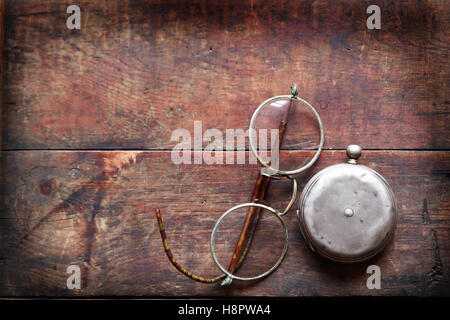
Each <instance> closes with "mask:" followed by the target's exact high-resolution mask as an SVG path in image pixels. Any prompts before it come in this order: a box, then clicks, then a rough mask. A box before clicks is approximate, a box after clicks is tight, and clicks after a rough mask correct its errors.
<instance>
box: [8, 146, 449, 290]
mask: <svg viewBox="0 0 450 320" xmlns="http://www.w3.org/2000/svg"><path fill="white" fill-rule="evenodd" d="M305 154H306V152H302V151H293V152H292V153H291V159H292V161H294V159H297V158H298V157H300V156H304V155H305ZM344 160H345V154H344V152H343V151H325V152H323V154H322V156H321V158H320V160H319V162H318V163H317V164H316V165H315V166H314V167H313V168H312V169H311V170H310V172H308V173H307V175H306V176H300V177H299V179H298V180H299V182H300V185H301V187H303V186H304V184H305V182H306V181H307V180H308V178H309V177H311V175H312V174H314V173H315V172H317V171H318V170H320V169H322V168H324V167H325V166H328V165H330V164H334V163H338V162H343V161H344ZM2 161H3V162H2V167H3V168H4V172H5V174H4V175H3V176H2V177H1V188H0V190H1V196H2V199H3V201H2V214H1V219H0V227H1V230H2V232H1V247H0V276H1V278H0V295H1V296H24V295H25V296H74V295H79V296H91V295H93V296H98V295H108V296H110V295H113V296H114V295H133V296H134V295H137V296H141V295H144V296H192V295H194V296H203V295H208V296H209V295H213V296H229V295H233V296H234V295H236V296H249V295H251V296H310V295H323V296H335V295H337V296H346V295H410V296H429V295H446V296H448V295H450V291H449V288H450V286H449V284H450V283H449V267H448V266H449V265H450V250H449V249H450V242H449V236H450V234H449V233H450V208H449V200H450V197H449V196H450V194H449V190H450V180H449V179H448V177H449V174H450V172H449V168H450V153H449V152H423V151H422V152H409V151H396V152H392V151H366V152H364V153H363V156H362V158H361V159H360V162H361V163H362V164H366V165H368V166H370V167H372V168H373V169H375V170H377V171H378V172H380V173H381V174H382V175H383V176H385V178H386V179H387V181H388V182H389V183H390V185H391V186H392V188H393V190H394V193H395V196H396V200H397V205H398V209H399V223H398V228H397V231H396V234H395V237H394V240H393V243H391V244H390V245H389V246H388V248H387V249H386V250H385V251H384V253H382V254H381V255H379V256H377V257H375V258H374V259H372V260H370V261H368V262H365V263H361V264H355V265H340V264H335V263H332V262H328V261H325V260H323V259H321V258H319V257H318V256H316V255H315V254H314V253H312V252H310V250H309V249H308V247H307V246H306V244H305V242H304V241H303V239H302V237H301V235H300V232H299V229H298V225H297V222H296V216H295V212H293V211H292V212H290V213H289V214H288V215H287V216H286V223H287V225H288V228H289V235H290V240H289V251H288V255H287V257H286V260H285V261H284V262H283V264H282V265H281V267H280V268H279V269H278V270H277V271H276V272H275V273H274V274H273V275H271V276H270V277H269V278H267V279H265V280H263V281H260V282H258V283H255V284H252V285H248V284H243V283H239V282H235V283H234V284H233V285H232V286H231V287H230V288H227V289H224V288H222V287H220V286H219V285H204V284H199V283H196V282H193V281H191V280H189V279H187V278H185V277H184V276H183V275H181V274H179V273H178V271H176V270H175V269H174V268H173V267H172V265H171V264H170V263H169V262H168V260H167V259H166V256H165V254H164V250H163V248H162V246H161V240H160V238H159V233H158V230H157V225H156V219H155V216H154V213H153V210H154V208H155V207H157V206H158V207H160V208H161V210H162V213H163V217H164V218H165V223H166V229H167V234H168V240H169V243H170V244H171V247H172V250H173V253H174V255H175V256H176V257H177V258H178V260H179V261H180V262H181V263H182V264H184V265H185V266H186V267H188V268H189V269H191V270H192V271H194V272H196V273H198V274H200V275H204V276H208V275H209V276H212V275H215V274H217V270H216V267H215V266H214V264H213V262H212V259H211V258H210V255H209V247H208V240H209V233H210V231H211V229H212V227H213V224H214V221H215V220H216V219H217V218H218V217H219V215H220V214H221V213H222V212H224V211H225V210H226V209H228V208H230V207H232V206H234V205H236V204H239V203H242V202H247V201H248V200H249V196H250V194H251V190H252V187H253V183H254V179H255V177H256V175H257V170H258V168H257V166H256V165H206V164H203V165H178V166H177V165H174V164H173V163H172V162H171V160H170V152H161V151H150V152H148V151H147V152H131V151H128V152H119V151H118V152H97V151H92V152H72V151H65V152H62V151H61V152H55V151H20V152H16V151H14V152H13V151H11V152H3V156H2ZM289 190H290V186H289V184H288V183H287V182H284V181H280V182H275V183H274V184H273V185H272V186H271V190H270V194H271V200H270V201H271V203H272V205H273V206H274V207H277V208H281V207H283V206H284V205H285V204H286V202H287V200H288V197H289ZM269 236H270V235H269ZM266 245H267V250H270V249H271V248H272V246H274V245H275V244H273V243H272V242H271V241H267V244H266ZM71 264H77V265H79V266H80V267H81V268H82V289H81V290H79V291H70V290H67V289H66V279H67V277H68V275H67V274H66V268H67V266H69V265H71ZM371 264H377V265H378V266H380V268H381V272H382V289H381V290H368V289H367V288H366V285H365V283H366V279H367V277H368V275H367V274H366V268H367V266H368V265H371Z"/></svg>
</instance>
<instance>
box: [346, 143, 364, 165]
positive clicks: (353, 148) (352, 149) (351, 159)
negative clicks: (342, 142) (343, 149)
mask: <svg viewBox="0 0 450 320" xmlns="http://www.w3.org/2000/svg"><path fill="white" fill-rule="evenodd" d="M361 151H362V149H361V147H360V146H358V145H356V144H351V145H349V146H348V147H347V157H348V161H347V162H348V163H351V164H356V163H357V160H358V158H359V157H360V156H361Z"/></svg>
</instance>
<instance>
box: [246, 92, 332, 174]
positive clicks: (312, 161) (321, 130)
mask: <svg viewBox="0 0 450 320" xmlns="http://www.w3.org/2000/svg"><path fill="white" fill-rule="evenodd" d="M282 99H288V100H293V101H298V102H300V103H302V104H304V105H305V106H307V107H308V108H309V110H311V111H312V113H313V114H314V116H315V117H316V120H317V122H318V123H319V129H320V143H319V147H318V148H317V151H316V154H315V155H314V157H313V158H312V159H311V160H309V162H308V163H307V164H306V165H304V166H303V167H300V168H298V169H295V170H290V171H285V170H280V169H275V168H273V167H271V166H270V165H269V164H268V163H266V162H264V161H263V160H262V159H261V157H260V156H259V154H258V152H257V151H256V148H255V146H254V144H253V139H254V137H253V133H252V132H253V130H252V129H253V124H254V122H255V119H256V116H257V115H258V113H259V112H260V111H261V109H262V108H263V107H264V106H265V105H266V104H268V103H270V102H272V101H275V100H282ZM248 136H249V145H250V149H251V150H252V152H253V154H254V156H255V157H256V159H258V161H259V163H261V164H262V165H263V166H264V167H266V168H268V169H270V170H271V171H273V172H274V174H281V175H294V174H298V173H300V172H303V171H305V170H306V169H308V168H309V167H311V166H312V165H313V164H314V162H316V160H317V159H318V158H319V155H320V152H321V151H322V147H323V142H324V133H323V125H322V120H321V119H320V116H319V114H318V113H317V111H316V109H314V107H313V106H312V105H311V104H309V102H307V101H305V100H303V99H300V98H298V97H294V96H290V95H281V96H276V97H272V98H269V99H267V100H266V101H264V102H263V103H261V104H260V105H259V107H258V108H256V110H255V112H254V113H253V115H252V118H251V120H250V126H249V128H248ZM280 147H281V146H280Z"/></svg>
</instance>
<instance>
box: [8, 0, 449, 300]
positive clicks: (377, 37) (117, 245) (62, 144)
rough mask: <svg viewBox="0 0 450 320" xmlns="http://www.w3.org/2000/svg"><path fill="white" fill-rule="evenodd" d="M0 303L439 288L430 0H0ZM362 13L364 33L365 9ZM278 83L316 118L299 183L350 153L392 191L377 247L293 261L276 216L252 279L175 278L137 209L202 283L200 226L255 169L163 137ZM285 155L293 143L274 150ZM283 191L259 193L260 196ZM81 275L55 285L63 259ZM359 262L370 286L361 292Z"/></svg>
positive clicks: (436, 16) (443, 164)
mask: <svg viewBox="0 0 450 320" xmlns="http://www.w3.org/2000/svg"><path fill="white" fill-rule="evenodd" d="M4 2H5V3H4V18H3V33H4V35H3V38H4V40H3V75H2V78H3V99H2V117H1V123H2V134H1V147H2V153H1V167H0V168H1V176H0V178H1V180H0V184H1V196H2V199H1V216H0V228H1V229H0V237H1V238H0V239H1V243H0V296H3V297H5V296H30V297H35V296H65V297H69V296H294V297H295V296H311V295H320V296H349V295H383V296H384V295H389V296H391V295H395V296H398V295H402V296H403V295H407V296H430V295H432V296H438V295H439V296H442V295H445V296H449V295H450V281H449V265H450V242H449V235H450V205H449V201H450V192H449V187H450V179H449V175H450V154H449V149H450V133H449V120H450V116H449V114H450V108H449V100H450V98H449V94H448V93H449V90H448V88H449V84H450V78H449V58H448V49H449V38H450V37H449V30H450V24H449V19H450V13H449V8H450V5H449V3H448V2H447V1H444V0H442V1H438V0H430V1H425V0H410V1H395V2H394V1H378V0H377V1H372V0H370V1H331V0H329V1H320V0H319V1H256V0H255V1H237V0H231V1H185V2H181V3H178V1H162V0H161V1H143V0H122V1H119V0H117V1H116V0H114V1H81V0H80V1H76V2H73V3H74V4H77V5H79V6H80V7H81V10H82V16H81V30H68V29H67V27H66V19H67V17H68V16H69V15H68V14H66V8H67V6H68V4H67V1H44V0H33V1H32V0H15V1H4ZM371 4H377V5H379V6H380V7H381V19H382V25H381V26H382V28H381V30H368V29H367V28H366V25H365V24H366V19H367V17H368V15H367V14H366V8H367V7H368V6H369V5H371ZM292 82H296V83H298V84H299V87H300V90H301V93H300V96H301V97H302V98H304V99H306V100H308V101H309V102H310V103H311V104H312V105H313V106H315V108H316V109H317V110H318V112H319V113H320V116H321V118H322V121H323V124H324V128H325V149H326V150H325V151H324V152H323V153H322V155H321V157H320V160H319V161H318V162H317V164H316V165H314V167H313V168H312V169H311V170H309V172H307V173H306V174H305V175H302V176H300V177H298V181H299V183H300V185H301V187H303V186H304V184H305V182H306V181H307V180H308V178H309V177H311V176H312V175H313V174H314V173H316V172H317V171H318V170H320V169H322V168H324V167H326V166H328V165H331V164H334V163H338V162H342V161H344V159H345V151H344V149H345V148H346V146H347V145H348V144H350V143H356V144H359V145H361V146H362V147H363V148H364V149H365V151H364V153H363V157H362V158H361V163H364V164H366V165H368V166H370V167H372V168H373V169H375V170H377V171H378V172H380V173H381V174H382V175H383V176H384V177H385V178H386V179H387V180H388V182H389V183H390V184H391V186H392V188H393V190H394V193H395V196H396V199H397V205H398V209H399V223H398V228H397V231H396V233H395V237H394V240H393V242H392V243H391V244H390V245H389V246H388V248H387V249H386V250H385V251H384V252H383V253H382V254H380V255H378V256H377V257H375V258H373V259H371V260H370V261H367V262H364V263H359V264H354V265H341V264H336V263H332V262H328V261H325V260H324V259H321V258H319V257H318V256H317V255H315V254H314V253H312V252H310V250H309V249H308V247H307V246H306V244H305V242H304V241H303V239H302V237H301V235H300V232H299V229H298V225H297V222H296V216H295V212H294V211H293V210H292V212H291V213H290V214H289V215H287V216H286V222H287V224H288V228H289V235H290V240H289V251H288V254H287V257H286V259H285V261H284V262H283V264H282V265H281V267H280V268H279V269H278V270H277V271H276V272H275V273H274V274H273V275H271V276H270V277H268V278H266V279H264V280H262V281H259V282H257V283H252V284H247V283H239V282H235V283H233V285H232V286H231V287H229V288H222V287H220V286H219V285H218V284H217V285H205V284H200V283H196V282H193V281H191V280H189V279H187V278H185V277H184V276H183V275H181V274H180V273H179V272H178V271H176V270H175V269H174V268H173V267H172V265H170V263H169V262H168V260H167V259H166V256H165V254H164V250H163V248H162V246H161V241H160V238H159V233H158V230H157V225H156V220H155V217H154V213H153V210H154V208H155V207H156V206H159V207H160V208H161V210H162V212H163V214H164V217H165V222H166V228H167V234H168V238H169V244H171V247H172V250H173V253H174V255H175V256H176V257H177V259H178V260H179V261H180V262H181V263H182V264H184V265H185V266H186V267H187V268H188V269H191V270H192V271H194V272H195V273H198V274H200V275H204V276H213V275H215V274H217V269H216V267H215V266H214V264H213V262H212V259H211V258H210V254H209V245H208V240H209V233H210V231H211V229H212V227H213V225H214V222H215V220H216V219H217V218H218V217H219V216H220V214H221V213H222V212H223V211H224V210H226V209H228V208H230V207H232V206H234V205H236V204H239V203H242V202H247V201H248V200H249V196H250V194H251V190H252V187H253V183H254V179H255V178H256V175H257V172H258V166H256V165H206V164H202V165H194V164H192V165H175V164H173V163H172V161H171V159H170V151H171V148H172V147H173V146H174V144H175V143H176V142H173V141H170V137H171V133H172V131H173V130H175V129H177V128H186V129H188V130H190V131H191V132H192V130H193V122H194V121H195V120H199V121H202V122H203V130H206V129H208V128H217V129H219V130H222V131H223V132H224V131H225V129H227V128H243V129H245V128H247V127H248V123H249V119H250V116H251V113H252V112H253V111H254V109H255V108H256V107H257V106H258V105H259V104H260V103H261V101H263V100H265V99H266V98H268V97H271V96H273V95H279V94H285V93H287V88H289V86H290V84H291V83H292ZM283 152H291V153H292V159H295V158H296V157H297V156H301V155H304V154H305V153H306V152H307V151H302V150H286V151H283ZM288 193H289V186H288V185H287V184H285V183H282V182H280V183H277V184H274V185H273V187H272V188H271V194H272V198H273V200H272V204H273V206H275V207H281V206H283V204H285V203H286V200H287V198H288V196H289V195H288ZM72 264H76V265H79V266H80V267H81V271H82V283H81V285H82V288H81V290H68V289H67V288H66V279H67V277H68V274H67V273H66V268H67V267H68V266H69V265H72ZM371 264H377V265H378V266H380V268H381V272H382V282H381V285H382V289H380V290H368V289H367V287H366V279H367V277H368V274H366V268H367V266H369V265H371Z"/></svg>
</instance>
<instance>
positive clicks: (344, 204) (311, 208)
mask: <svg viewBox="0 0 450 320" xmlns="http://www.w3.org/2000/svg"><path fill="white" fill-rule="evenodd" d="M347 156H348V161H347V163H341V164H335V165H332V166H330V167H327V168H325V169H323V170H322V171H320V172H318V173H317V174H316V175H314V176H313V177H312V178H311V180H310V181H309V182H308V183H307V184H306V186H305V188H304V189H303V192H302V194H301V196H300V200H299V209H298V210H297V216H298V221H299V224H300V229H301V231H302V234H303V237H304V238H305V240H306V242H307V243H308V244H309V246H310V247H311V249H312V250H313V251H315V252H317V253H319V254H320V255H321V256H323V257H325V258H328V259H331V260H333V261H337V262H344V263H348V262H360V261H364V260H367V259H369V258H371V257H373V256H375V255H376V254H378V253H379V252H380V251H382V250H383V248H384V247H385V246H386V245H387V243H388V242H389V240H390V239H391V238H392V235H393V233H394V229H395V225H396V221H397V209H396V205H395V199H394V194H393V192H392V190H391V188H390V187H389V185H388V183H387V182H386V180H385V179H384V178H383V177H382V176H381V175H380V174H378V173H377V172H376V171H375V170H373V169H370V168H369V167H366V166H364V165H361V164H359V163H358V158H359V157H360V156H361V147H359V146H357V145H349V146H348V147H347Z"/></svg>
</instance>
